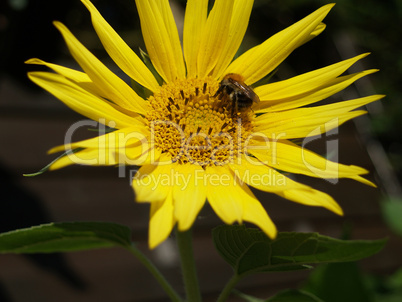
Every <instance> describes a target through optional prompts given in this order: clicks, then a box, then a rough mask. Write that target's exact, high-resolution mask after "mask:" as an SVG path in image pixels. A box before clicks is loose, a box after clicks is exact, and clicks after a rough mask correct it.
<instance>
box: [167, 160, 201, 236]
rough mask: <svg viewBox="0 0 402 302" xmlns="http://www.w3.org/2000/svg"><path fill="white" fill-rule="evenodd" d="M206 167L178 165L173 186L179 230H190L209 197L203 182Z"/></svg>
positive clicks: (175, 213)
mask: <svg viewBox="0 0 402 302" xmlns="http://www.w3.org/2000/svg"><path fill="white" fill-rule="evenodd" d="M203 176H204V169H203V168H201V167H200V166H198V165H193V164H185V165H178V166H177V170H176V173H175V176H174V179H175V185H174V187H173V202H174V215H175V217H176V220H177V221H178V228H179V231H186V230H188V229H189V228H190V227H191V226H192V224H193V223H194V221H195V219H196V217H197V215H198V213H199V212H200V211H201V209H202V207H203V206H204V204H205V201H206V198H207V187H206V186H205V184H204V182H203Z"/></svg>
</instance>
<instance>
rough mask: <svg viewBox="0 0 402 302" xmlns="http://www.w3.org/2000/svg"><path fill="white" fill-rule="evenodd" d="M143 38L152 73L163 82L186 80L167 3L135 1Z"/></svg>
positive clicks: (177, 38) (163, 0)
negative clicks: (157, 74) (153, 67)
mask: <svg viewBox="0 0 402 302" xmlns="http://www.w3.org/2000/svg"><path fill="white" fill-rule="evenodd" d="M135 2H136V4H137V9H138V14H139V16H140V20H141V29H142V35H143V37H144V42H145V45H146V47H147V51H148V54H149V56H150V58H151V60H152V63H153V65H154V66H155V69H156V70H157V71H158V73H159V74H160V75H161V76H162V78H163V79H164V80H165V81H166V82H171V81H174V80H175V79H176V78H184V77H185V66H184V60H183V53H182V50H181V45H180V40H179V34H178V32H177V27H176V24H175V22H174V19H173V15H172V12H171V9H170V7H169V3H168V1H167V0H157V1H148V0H136V1H135Z"/></svg>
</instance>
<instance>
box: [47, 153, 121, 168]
mask: <svg viewBox="0 0 402 302" xmlns="http://www.w3.org/2000/svg"><path fill="white" fill-rule="evenodd" d="M116 164H117V162H116V160H115V158H114V156H113V155H111V154H110V153H109V152H106V151H105V149H103V150H100V149H85V150H82V151H79V152H75V153H70V154H67V155H65V156H63V157H61V158H60V159H58V160H57V161H55V162H54V163H53V164H52V165H51V166H50V168H49V170H51V171H52V170H57V169H61V168H64V167H67V166H69V165H86V166H112V165H116Z"/></svg>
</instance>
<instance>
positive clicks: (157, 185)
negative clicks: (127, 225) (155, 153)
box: [133, 164, 176, 203]
mask: <svg viewBox="0 0 402 302" xmlns="http://www.w3.org/2000/svg"><path fill="white" fill-rule="evenodd" d="M175 167H176V164H171V165H163V164H162V165H157V164H152V165H144V166H142V167H141V168H140V169H139V170H138V172H137V174H136V175H135V177H134V178H133V188H134V191H135V195H136V200H137V202H151V203H152V202H159V201H163V200H165V199H166V198H167V196H168V193H169V192H171V190H172V187H173V184H174V183H173V180H172V179H171V175H174V172H175Z"/></svg>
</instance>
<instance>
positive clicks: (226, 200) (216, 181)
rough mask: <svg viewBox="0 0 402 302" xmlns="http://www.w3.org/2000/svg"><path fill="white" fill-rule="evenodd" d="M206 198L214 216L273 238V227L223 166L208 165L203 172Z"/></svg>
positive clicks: (242, 187)
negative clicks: (247, 224) (245, 224)
mask: <svg viewBox="0 0 402 302" xmlns="http://www.w3.org/2000/svg"><path fill="white" fill-rule="evenodd" d="M205 181H206V183H207V185H208V191H207V198H208V202H209V203H210V205H211V207H212V208H213V209H214V211H215V213H216V214H217V215H218V216H219V217H220V218H221V219H222V220H223V221H224V222H225V223H227V224H232V223H234V222H236V221H237V222H238V223H242V222H243V221H247V222H251V223H253V224H255V225H257V226H258V227H259V228H261V230H263V231H264V232H265V233H266V234H267V235H268V236H269V237H271V238H274V237H275V236H276V227H275V225H274V224H273V222H272V221H271V219H270V218H269V216H268V214H267V212H266V211H265V209H264V208H263V207H262V205H261V204H260V202H259V201H258V200H257V198H256V197H255V196H254V194H253V193H252V192H251V190H250V189H249V188H248V186H247V185H246V184H245V183H244V182H242V181H241V180H240V179H239V178H237V176H236V175H235V174H233V172H232V171H231V170H230V169H229V168H227V167H216V166H210V167H208V168H207V169H206V173H205Z"/></svg>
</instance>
